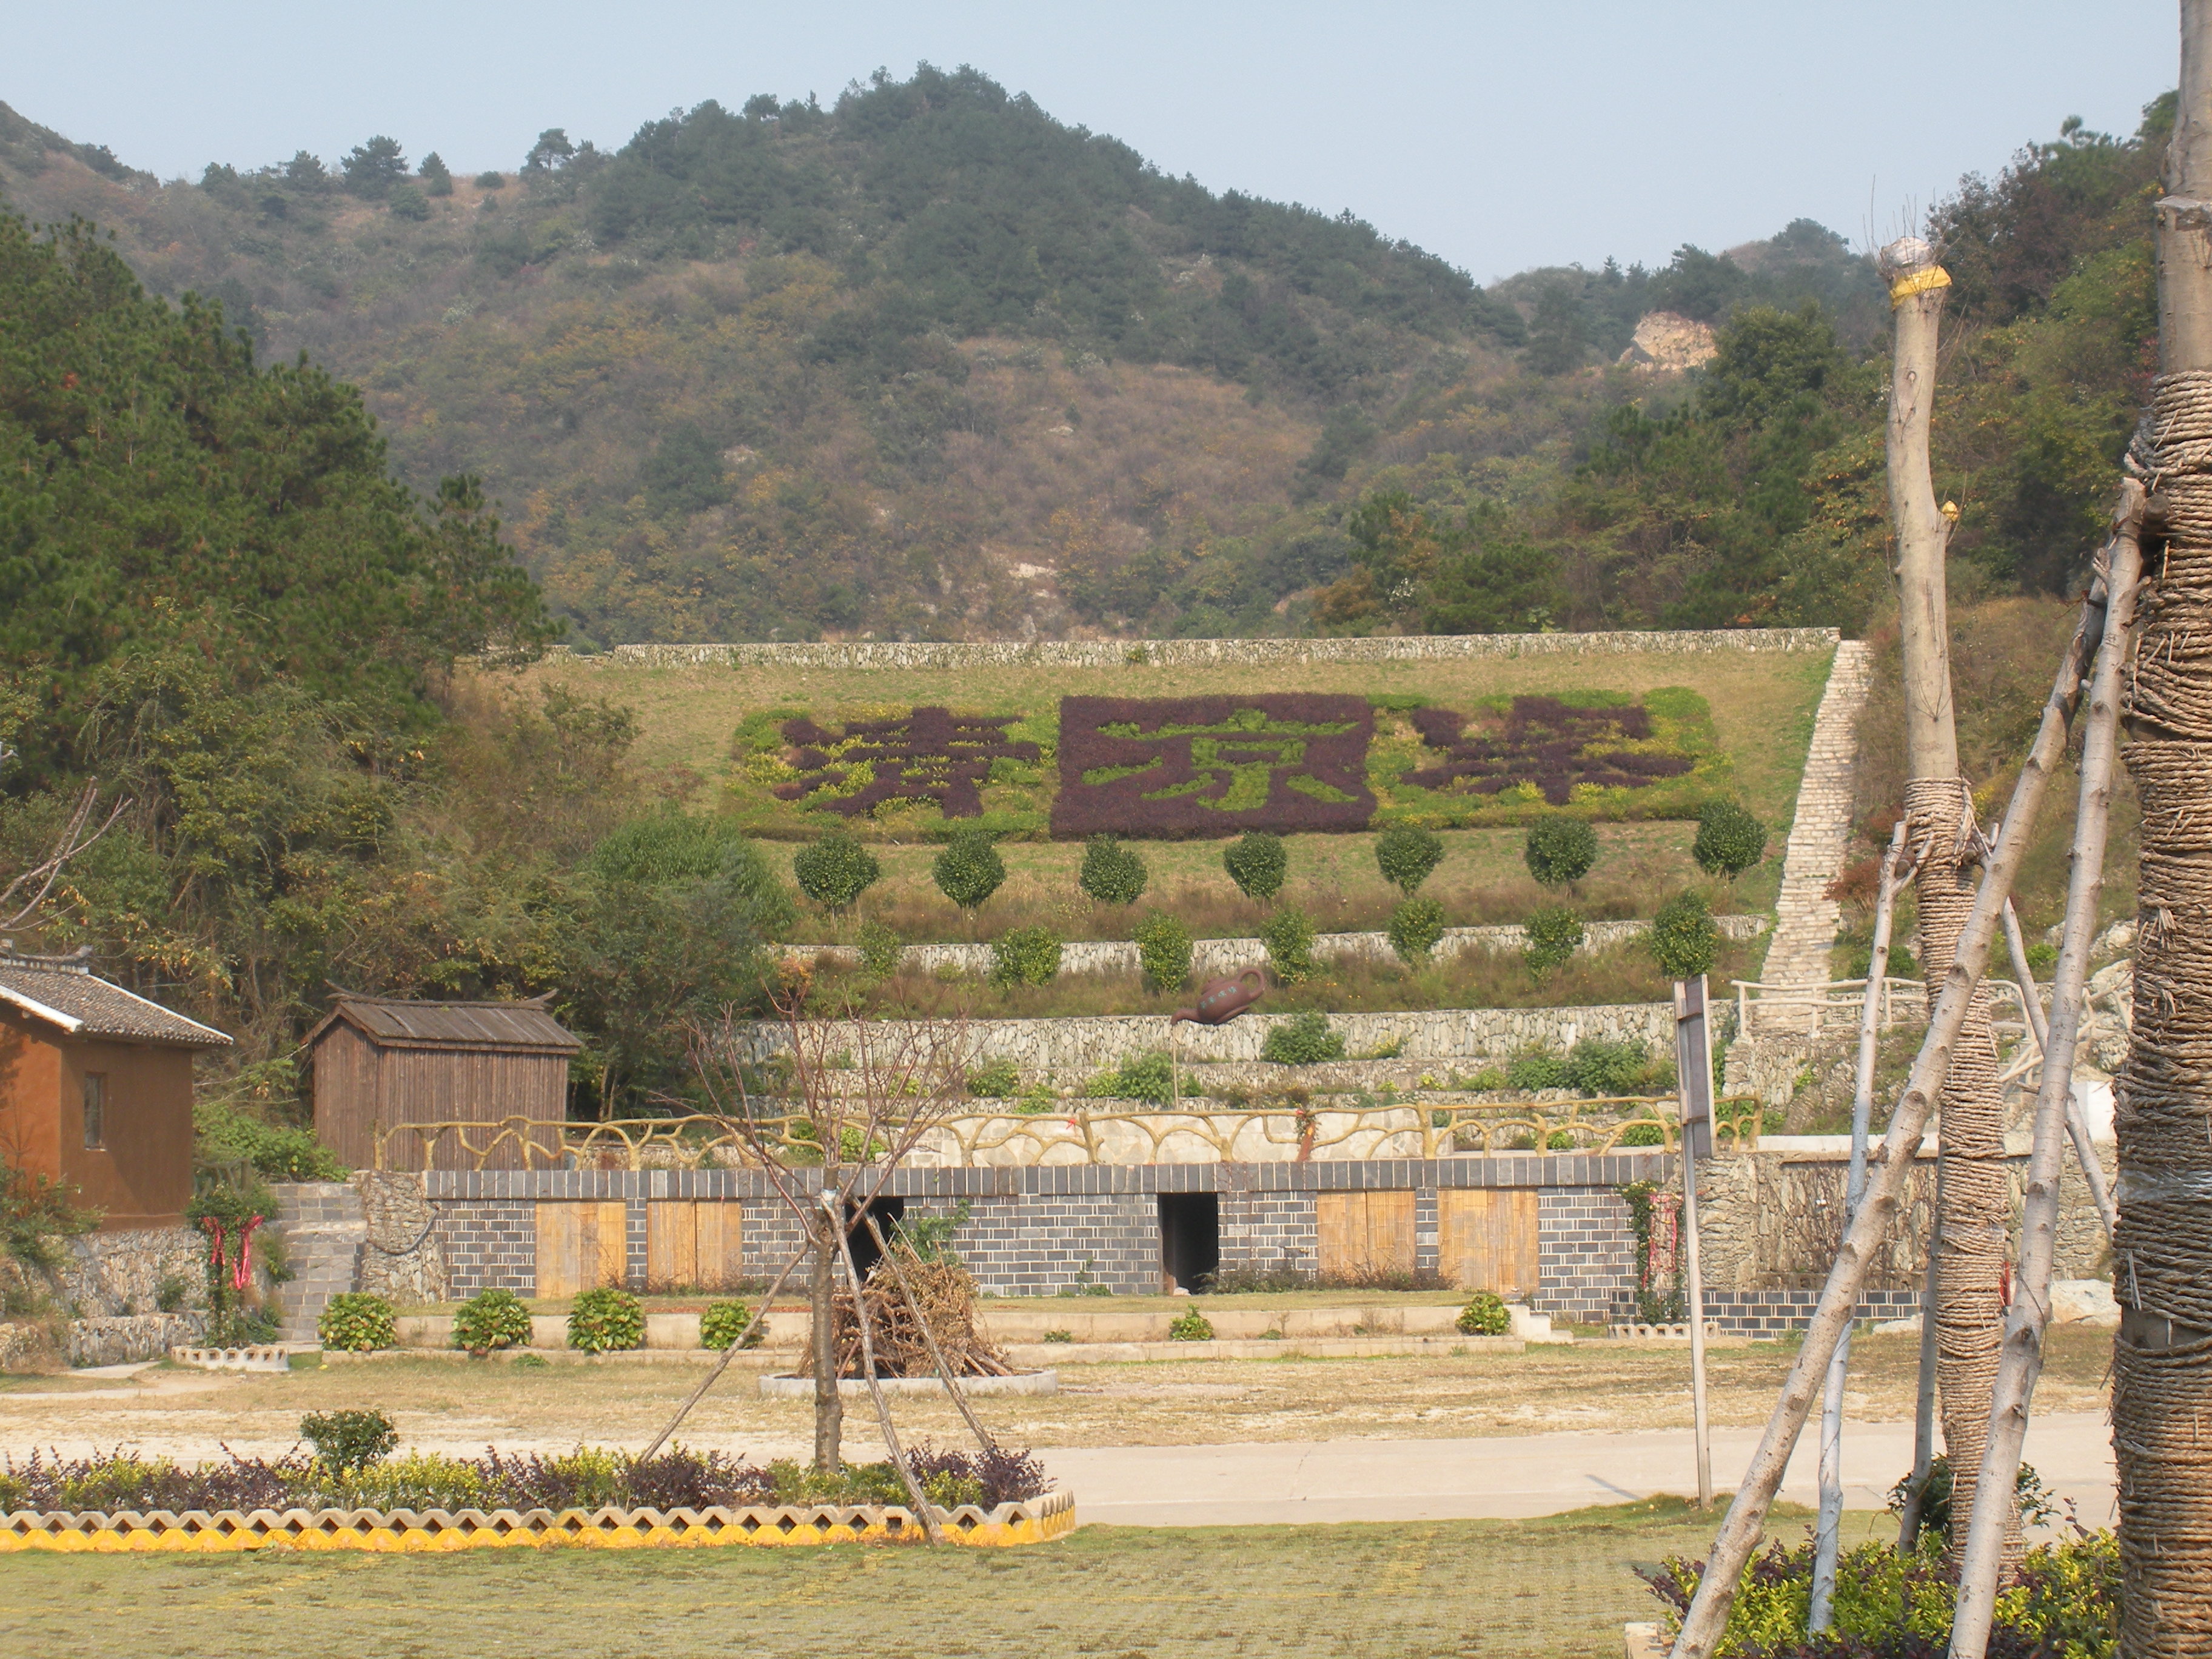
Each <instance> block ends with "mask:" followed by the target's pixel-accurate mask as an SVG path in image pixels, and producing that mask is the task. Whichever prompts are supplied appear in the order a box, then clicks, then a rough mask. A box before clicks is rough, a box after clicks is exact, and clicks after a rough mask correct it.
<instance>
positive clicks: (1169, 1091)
mask: <svg viewBox="0 0 2212 1659" xmlns="http://www.w3.org/2000/svg"><path fill="white" fill-rule="evenodd" d="M1175 1072H1176V1068H1175V1062H1174V1061H1173V1060H1170V1058H1169V1057H1168V1056H1167V1055H1166V1054H1162V1053H1161V1052H1160V1051H1159V1050H1158V1049H1157V1048H1155V1049H1153V1050H1152V1053H1150V1054H1137V1055H1134V1056H1133V1057H1132V1058H1130V1059H1128V1060H1123V1061H1122V1062H1121V1065H1120V1066H1117V1067H1116V1068H1115V1069H1114V1070H1113V1071H1110V1072H1101V1073H1099V1074H1098V1075H1097V1077H1094V1078H1092V1079H1091V1082H1090V1084H1089V1085H1088V1086H1087V1087H1086V1088H1085V1090H1084V1093H1085V1094H1086V1095H1088V1096H1089V1097H1091V1099H1093V1100H1143V1101H1149V1102H1151V1103H1152V1104H1153V1105H1155V1106H1165V1105H1168V1104H1170V1103H1172V1102H1173V1101H1174V1099H1175V1085H1176V1075H1175ZM1182 1092H1183V1097H1184V1098H1185V1099H1186V1100H1188V1099H1189V1098H1190V1097H1193V1096H1202V1095H1203V1094H1205V1092H1206V1090H1205V1088H1204V1087H1203V1085H1200V1084H1199V1083H1198V1082H1197V1081H1196V1080H1195V1079H1191V1078H1185V1079H1183V1080H1182Z"/></svg>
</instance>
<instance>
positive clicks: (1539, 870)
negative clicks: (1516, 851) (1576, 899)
mask: <svg viewBox="0 0 2212 1659" xmlns="http://www.w3.org/2000/svg"><path fill="white" fill-rule="evenodd" d="M1521 856H1522V859H1523V860H1525V861H1526V862H1527V864H1528V873H1529V874H1530V875H1532V876H1534V877H1535V878H1536V879H1537V881H1538V882H1539V883H1540V884H1541V885H1543V886H1546V887H1565V886H1567V885H1569V884H1571V883H1574V882H1577V881H1580V880H1581V879H1582V878H1583V877H1584V876H1586V875H1588V874H1589V872H1590V866H1592V865H1594V864H1595V863H1596V862H1597V831H1596V830H1595V829H1591V828H1590V826H1589V824H1587V823H1583V821H1582V820H1581V819H1580V818H1539V819H1537V820H1536V822H1535V823H1532V824H1530V825H1529V826H1528V841H1527V842H1524V843H1523V844H1522V848H1521Z"/></svg>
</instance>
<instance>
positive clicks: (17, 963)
mask: <svg viewBox="0 0 2212 1659" xmlns="http://www.w3.org/2000/svg"><path fill="white" fill-rule="evenodd" d="M0 1006H6V1007H9V1008H13V1009H14V1010H15V1012H18V1013H21V1014H27V1015H29V1016H30V1017H31V1018H33V1019H38V1020H43V1021H45V1022H46V1024H49V1025H58V1026H59V1027H60V1028H61V1029H62V1030H64V1032H66V1033H67V1034H68V1035H69V1036H74V1037H87V1038H91V1039H94V1040H100V1041H107V1042H161V1043H169V1044H173V1045H175V1046H177V1047H179V1048H228V1047H229V1046H230V1039H229V1038H228V1036H224V1035H223V1034H222V1032H221V1031H218V1030H216V1029H215V1028H214V1027H213V1026H211V1025H203V1024H200V1023H199V1022H198V1021H197V1020H196V1019H186V1018H185V1017H184V1016H183V1015H182V1014H179V1013H177V1012H174V1011H173V1010H171V1009H167V1008H164V1007H163V1006H161V1004H160V1003H158V1002H149V1001H148V1000H146V999H145V998H144V997H142V996H140V995H139V994H137V992H135V991H126V990H125V989H124V988H123V987H121V986H120V985H111V984H109V983H108V982H107V981H106V980H104V979H101V978H100V976H99V975H96V974H94V972H93V971H92V969H91V968H90V967H89V966H88V964H87V963H86V961H85V959H84V957H81V956H78V957H32V956H18V955H16V954H15V953H14V952H12V951H5V952H0Z"/></svg>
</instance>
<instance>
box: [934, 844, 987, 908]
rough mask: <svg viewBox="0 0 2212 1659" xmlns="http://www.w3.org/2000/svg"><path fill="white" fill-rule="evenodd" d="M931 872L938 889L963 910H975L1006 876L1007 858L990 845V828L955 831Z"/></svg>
mask: <svg viewBox="0 0 2212 1659" xmlns="http://www.w3.org/2000/svg"><path fill="white" fill-rule="evenodd" d="M929 873H930V876H931V877H932V878H933V879H934V880H935V881H936V883H937V890H938V891H939V892H940V893H942V894H944V895H945V897H947V898H949V899H951V901H952V902H954V903H955V904H957V905H958V906H959V907H960V908H962V909H963V910H973V909H975V908H976V907H977V906H978V905H980V904H981V903H982V902H983V901H984V900H986V899H987V898H989V897H990V896H991V895H992V894H994V893H995V892H997V891H998V890H999V884H1000V883H1001V882H1003V881H1005V880H1006V860H1004V859H1002V858H1000V856H999V849H998V848H996V847H994V846H993V845H992V844H991V833H990V831H989V830H987V829H973V828H967V829H955V830H954V831H953V832H952V839H951V840H950V841H949V842H946V843H945V850H944V851H943V852H942V853H939V854H938V855H937V861H936V863H934V864H933V865H931V866H930V867H929Z"/></svg>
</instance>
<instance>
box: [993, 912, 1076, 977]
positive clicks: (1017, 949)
mask: <svg viewBox="0 0 2212 1659" xmlns="http://www.w3.org/2000/svg"><path fill="white" fill-rule="evenodd" d="M1059 973H1060V935H1059V934H1057V933H1054V932H1053V931H1052V929H1051V928H1049V927H1009V928H1008V929H1006V932H1005V933H1001V934H1000V936H999V939H998V942H997V943H996V944H994V945H992V946H991V983H992V984H994V985H995V986H998V987H1000V989H1001V990H1005V989H1009V988H1011V987H1014V986H1017V985H1049V984H1051V983H1052V981H1053V980H1054V978H1055V977H1057V976H1058V975H1059Z"/></svg>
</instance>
